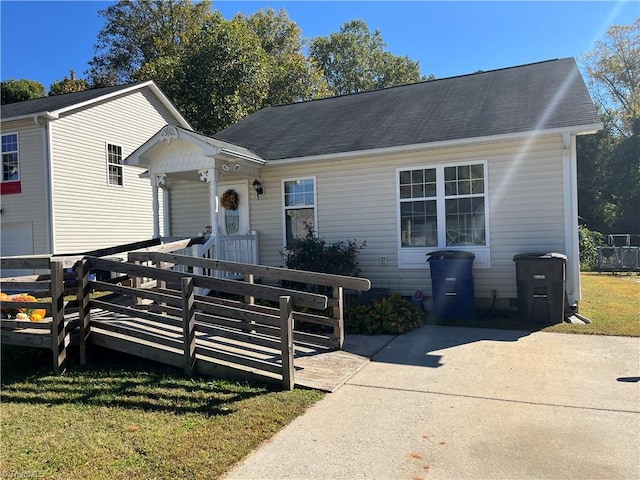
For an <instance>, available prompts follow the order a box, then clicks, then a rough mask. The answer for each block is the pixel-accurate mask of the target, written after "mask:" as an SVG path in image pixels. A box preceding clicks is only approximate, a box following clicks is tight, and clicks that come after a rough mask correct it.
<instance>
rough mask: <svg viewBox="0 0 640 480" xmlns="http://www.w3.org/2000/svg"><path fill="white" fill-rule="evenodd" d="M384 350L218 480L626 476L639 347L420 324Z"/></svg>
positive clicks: (616, 340) (639, 444)
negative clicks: (339, 387) (419, 326)
mask: <svg viewBox="0 0 640 480" xmlns="http://www.w3.org/2000/svg"><path fill="white" fill-rule="evenodd" d="M358 339H359V337H352V338H350V339H349V340H350V343H351V345H355V346H356V347H357V346H358V344H359V342H358ZM362 340H364V341H365V344H366V342H367V341H368V342H370V341H371V338H369V339H366V338H362ZM387 340H390V341H389V342H388V343H387V344H386V345H384V346H382V348H381V349H380V350H379V351H378V352H377V353H376V354H375V355H374V356H373V358H372V361H371V362H370V363H369V364H368V365H367V366H366V367H364V368H363V369H362V370H360V372H358V373H357V374H356V375H355V376H353V377H352V378H351V379H350V380H349V381H348V382H347V383H346V384H345V385H344V386H343V387H342V388H341V389H340V390H338V391H337V392H335V393H332V394H328V395H327V396H326V397H325V398H324V399H323V400H322V401H320V402H319V403H317V404H316V405H314V406H313V407H312V408H311V409H309V411H308V412H307V413H305V414H304V415H303V416H301V417H299V418H298V419H296V420H295V421H294V422H293V423H291V424H290V425H289V426H287V427H285V428H284V429H283V430H282V431H281V432H280V433H279V434H277V435H276V436H275V437H274V438H273V439H272V440H270V441H269V442H268V443H266V444H265V445H263V446H262V447H261V448H260V449H258V450H257V451H256V452H254V453H253V454H252V455H251V456H250V457H249V458H248V459H246V460H245V462H244V463H242V464H241V465H239V466H238V467H237V468H236V469H234V470H233V471H232V472H230V473H229V475H228V476H227V477H226V478H228V479H256V480H258V479H316V480H317V479H331V480H338V479H381V480H386V479H409V480H415V479H425V480H427V479H444V478H447V479H521V478H541V479H542V478H544V479H552V478H553V479H637V478H640V459H639V456H640V453H639V451H640V382H639V379H640V339H638V338H625V337H603V336H587V335H565V334H555V333H544V332H536V333H529V332H520V331H505V330H488V329H474V328H455V327H435V326H426V327H423V328H421V329H419V330H416V331H414V332H411V333H409V334H405V335H400V336H398V337H395V338H391V339H384V337H383V338H381V341H383V342H384V341H387ZM379 347H380V346H379V345H378V348H379Z"/></svg>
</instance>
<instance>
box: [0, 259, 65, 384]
mask: <svg viewBox="0 0 640 480" xmlns="http://www.w3.org/2000/svg"><path fill="white" fill-rule="evenodd" d="M0 267H1V268H2V269H15V270H28V271H34V270H36V271H41V272H43V273H41V274H37V275H26V276H22V277H12V278H2V279H0V290H1V291H3V292H5V293H7V292H11V293H28V294H29V295H31V296H33V297H35V298H36V299H37V300H38V301H37V302H29V301H4V302H2V309H3V310H6V309H14V310H16V309H22V308H25V309H43V310H45V311H46V315H45V316H44V318H43V319H42V320H40V321H31V320H29V319H25V320H21V319H16V318H2V319H1V320H0V327H1V330H2V331H1V333H0V335H1V339H2V343H4V344H8V345H22V346H31V347H45V348H50V349H51V351H52V353H53V370H54V372H55V373H62V372H64V370H65V368H66V360H67V352H66V348H67V346H68V345H69V343H70V332H69V329H68V324H67V322H66V321H65V313H64V310H65V302H64V294H65V282H64V277H65V275H64V269H63V262H61V261H56V260H53V259H52V258H51V257H50V256H47V255H34V256H26V257H4V258H2V259H1V260H0ZM45 297H46V298H47V300H46V301H40V300H39V299H41V298H45ZM4 316H5V315H3V317H4Z"/></svg>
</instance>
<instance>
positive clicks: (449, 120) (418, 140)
mask: <svg viewBox="0 0 640 480" xmlns="http://www.w3.org/2000/svg"><path fill="white" fill-rule="evenodd" d="M599 122H600V118H599V116H598V114H597V111H596V108H595V106H594V105H593V102H592V101H591V98H590V96H589V93H588V91H587V88H586V86H585V84H584V81H583V79H582V77H581V75H580V72H579V70H578V68H577V65H576V63H575V60H574V59H573V58H565V59H560V60H549V61H546V62H540V63H534V64H529V65H523V66H518V67H511V68H504V69H500V70H493V71H488V72H482V73H475V74H471V75H464V76H458V77H451V78H444V79H440V80H432V81H427V82H421V83H415V84H410V85H403V86H399V87H392V88H387V89H383V90H375V91H371V92H364V93H358V94H352V95H345V96H341V97H333V98H328V99H323V100H313V101H308V102H300V103H293V104H287V105H280V106H274V107H267V108H264V109H262V110H260V111H258V112H256V113H254V114H252V115H250V116H248V117H246V118H244V119H243V120H241V121H239V122H238V123H236V124H234V125H231V126H229V127H228V128H226V129H224V130H222V131H220V132H218V133H217V134H215V135H214V138H218V139H220V140H224V141H227V142H231V143H234V144H237V145H241V146H243V147H246V148H248V149H250V150H252V151H254V152H256V153H257V154H258V155H260V156H261V157H262V158H264V159H266V160H278V159H287V158H298V157H308V156H315V155H326V154H335V153H340V152H353V151H360V150H369V149H378V148H387V147H399V146H406V145H415V144H424V143H431V142H440V141H450V140H461V139H467V138H477V137H486V136H494V135H506V134H513V133H520V132H530V131H535V130H549V129H562V128H571V127H576V126H583V125H593V124H597V123H599Z"/></svg>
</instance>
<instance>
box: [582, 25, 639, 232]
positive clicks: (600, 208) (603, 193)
mask: <svg viewBox="0 0 640 480" xmlns="http://www.w3.org/2000/svg"><path fill="white" fill-rule="evenodd" d="M639 38H640V20H637V21H636V22H635V23H634V24H632V25H613V26H612V27H611V28H610V29H609V30H608V31H607V34H606V35H605V38H604V40H603V41H600V42H597V43H596V45H595V48H594V49H593V50H592V51H590V52H588V53H587V54H585V55H584V56H583V57H582V59H581V60H582V66H583V69H584V71H585V72H586V76H587V83H588V85H589V87H590V92H591V94H592V96H593V98H594V101H595V102H596V104H597V105H598V107H599V109H600V111H601V113H602V120H603V122H604V125H605V128H604V129H603V130H602V131H600V132H598V133H597V134H596V135H590V136H586V137H579V139H578V208H579V214H580V216H581V217H582V221H583V222H584V223H585V224H586V225H587V226H588V228H590V229H591V230H595V231H599V232H602V233H604V234H608V233H640V215H638V206H639V205H640V140H639V139H640V41H639Z"/></svg>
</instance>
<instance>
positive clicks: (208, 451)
mask: <svg viewBox="0 0 640 480" xmlns="http://www.w3.org/2000/svg"><path fill="white" fill-rule="evenodd" d="M50 363H51V359H50V352H48V351H44V350H36V349H25V348H22V347H21V348H15V347H6V346H5V347H3V349H2V408H1V409H0V421H1V432H0V441H1V444H2V456H1V459H0V472H1V475H0V477H1V478H26V476H30V478H31V477H33V478H56V479H76V478H78V479H79V478H87V479H150V478H157V479H174V478H200V479H214V478H218V477H220V476H221V475H222V474H223V473H224V472H226V471H227V470H228V469H229V468H230V466H231V465H233V464H234V463H235V462H237V461H239V460H241V459H242V458H243V457H245V456H246V455H247V454H249V453H250V452H251V451H252V450H253V449H255V448H256V447H257V446H259V445H260V443H262V442H263V441H265V440H266V439H268V438H270V437H271V436H272V435H273V434H274V433H276V432H277V431H278V430H280V429H281V428H282V427H283V426H284V425H286V424H288V423H289V422H290V421H291V420H293V419H294V418H295V417H297V416H298V415H300V414H301V413H303V412H304V411H305V410H306V409H307V408H308V407H309V406H310V405H312V404H313V403H315V402H316V401H317V400H319V399H320V398H322V394H321V393H319V392H316V391H311V390H294V391H292V392H284V391H278V390H277V389H271V388H270V387H267V386H264V385H257V384H248V383H234V382H228V381H221V380H215V379H212V378H195V379H191V380H190V379H187V378H185V377H184V376H183V375H182V372H181V371H179V370H175V369H172V368H169V367H166V368H165V367H162V366H159V365H157V364H155V363H152V362H146V361H140V360H138V359H135V358H133V357H128V356H124V355H120V354H115V353H103V354H102V359H100V360H99V361H98V362H96V363H94V364H92V365H91V366H89V367H86V368H81V367H80V366H78V365H73V366H72V368H71V369H70V370H69V373H68V374H67V375H65V376H54V375H51V374H50V373H49V372H50Z"/></svg>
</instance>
